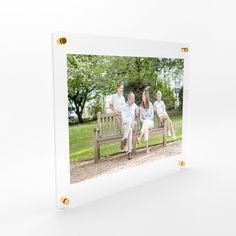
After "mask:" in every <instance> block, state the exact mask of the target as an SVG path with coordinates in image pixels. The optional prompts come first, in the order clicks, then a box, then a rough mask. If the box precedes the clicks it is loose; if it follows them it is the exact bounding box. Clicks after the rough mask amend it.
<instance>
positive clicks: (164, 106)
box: [162, 101, 166, 112]
mask: <svg viewBox="0 0 236 236" xmlns="http://www.w3.org/2000/svg"><path fill="white" fill-rule="evenodd" d="M162 105H163V109H164V111H165V112H166V105H165V103H164V102H163V101H162Z"/></svg>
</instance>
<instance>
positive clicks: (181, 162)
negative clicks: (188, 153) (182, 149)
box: [178, 161, 186, 166]
mask: <svg viewBox="0 0 236 236" xmlns="http://www.w3.org/2000/svg"><path fill="white" fill-rule="evenodd" d="M178 164H179V166H186V162H185V161H179V162H178Z"/></svg>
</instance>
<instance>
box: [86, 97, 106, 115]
mask: <svg viewBox="0 0 236 236" xmlns="http://www.w3.org/2000/svg"><path fill="white" fill-rule="evenodd" d="M98 112H104V109H103V107H102V106H101V104H100V102H99V100H96V101H94V103H91V104H90V105H89V107H88V113H89V116H90V117H91V119H92V120H95V119H97V113H98Z"/></svg>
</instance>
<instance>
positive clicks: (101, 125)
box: [97, 112, 161, 137]
mask: <svg viewBox="0 0 236 236" xmlns="http://www.w3.org/2000/svg"><path fill="white" fill-rule="evenodd" d="M156 119H157V122H156ZM136 121H137V126H136V127H135V131H139V130H140V129H141V127H142V123H141V121H140V119H139V117H138V118H136ZM154 121H155V122H154V128H160V127H161V122H160V119H159V118H158V117H157V115H156V114H155V117H154ZM97 128H98V130H99V131H100V132H99V136H100V137H102V136H112V135H117V134H120V133H121V130H120V128H119V127H118V124H117V120H116V118H115V115H114V113H104V114H102V113H101V112H98V113H97Z"/></svg>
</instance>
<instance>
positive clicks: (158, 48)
mask: <svg viewBox="0 0 236 236" xmlns="http://www.w3.org/2000/svg"><path fill="white" fill-rule="evenodd" d="M52 50H53V51H52V58H53V97H54V144H55V182H56V208H57V209H58V210H59V211H61V210H65V209H70V208H72V207H74V206H78V205H82V204H84V203H87V202H89V201H92V200H95V199H98V198H101V197H104V196H107V195H110V194H113V193H115V192H118V191H121V190H124V189H127V188H129V187H132V186H135V185H139V184H141V183H144V182H147V181H150V180H152V179H155V178H158V177H159V176H163V175H167V174H170V173H172V172H176V171H178V170H179V169H181V168H182V167H183V166H185V163H186V160H187V159H188V158H187V156H188V142H187V140H188V139H189V137H188V124H189V119H188V117H189V116H188V113H189V94H190V91H189V45H188V44H186V43H176V42H164V41H157V40H147V39H132V38H125V37H110V36H109V37H108V36H101V35H89V34H71V33H65V32H57V33H53V34H52ZM67 54H88V55H106V56H132V57H134V56H138V57H155V58H182V59H184V91H183V120H182V153H181V154H180V155H177V156H174V157H171V158H165V159H162V160H155V161H152V162H150V163H146V164H142V165H140V166H136V167H131V168H125V169H122V170H120V171H118V172H115V173H109V174H104V175H102V176H98V177H96V178H93V179H88V180H85V181H82V182H78V183H73V184H71V183H70V152H69V125H68V100H67V97H68V94H67ZM188 165H189V162H188Z"/></svg>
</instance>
